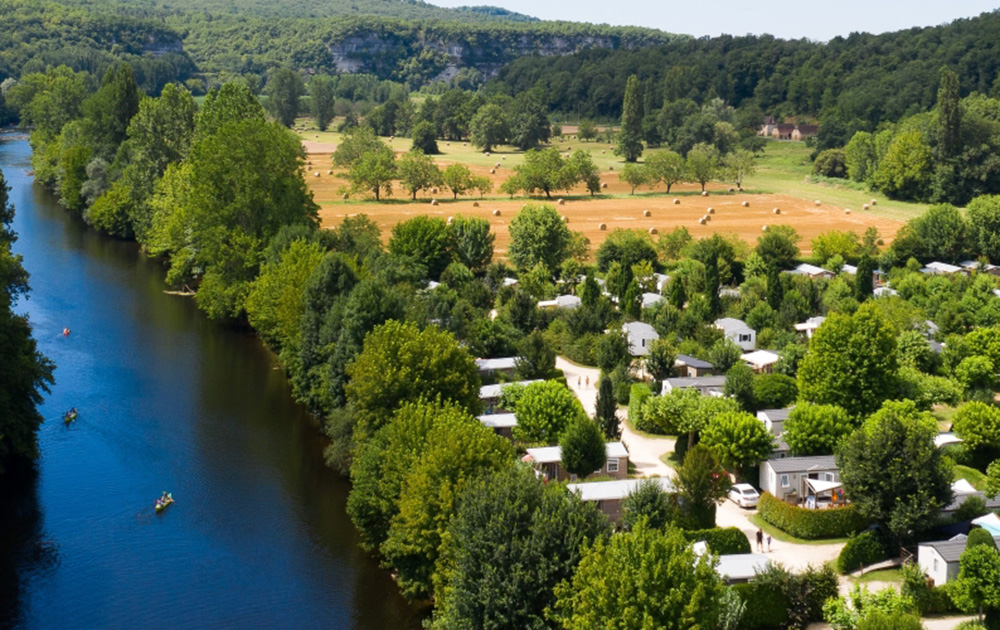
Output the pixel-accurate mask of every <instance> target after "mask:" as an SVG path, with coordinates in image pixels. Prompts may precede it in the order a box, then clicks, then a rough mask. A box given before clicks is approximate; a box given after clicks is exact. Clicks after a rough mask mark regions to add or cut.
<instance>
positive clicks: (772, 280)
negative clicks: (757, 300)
mask: <svg viewBox="0 0 1000 630" xmlns="http://www.w3.org/2000/svg"><path fill="white" fill-rule="evenodd" d="M784 299H785V291H784V287H782V286H781V272H779V271H778V265H777V264H775V263H773V262H772V263H771V264H769V265H768V266H767V304H768V306H770V307H771V308H773V309H774V310H776V311H777V310H779V309H781V302H782V300H784Z"/></svg>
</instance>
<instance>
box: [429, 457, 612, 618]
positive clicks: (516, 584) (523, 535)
mask: <svg viewBox="0 0 1000 630" xmlns="http://www.w3.org/2000/svg"><path fill="white" fill-rule="evenodd" d="M607 531H608V523H607V521H606V520H605V518H604V517H603V515H602V514H601V513H600V512H598V511H597V510H594V509H593V508H592V506H590V505H589V504H585V503H583V502H582V501H580V499H579V498H578V497H576V496H575V495H573V494H569V493H566V492H565V491H564V490H563V489H562V488H561V487H559V486H558V485H553V484H544V483H542V482H541V480H539V479H538V478H536V477H535V476H534V475H533V474H532V473H531V472H530V471H529V470H527V469H526V468H518V467H510V468H506V469H504V470H502V471H499V472H497V473H494V474H491V475H488V476H484V477H480V478H478V479H475V480H472V481H470V483H469V484H468V485H467V486H466V488H465V490H464V491H463V492H462V495H461V497H460V498H459V502H458V510H457V511H456V513H455V515H454V517H453V518H452V520H451V523H450V524H449V526H448V535H447V536H446V537H445V539H444V546H443V548H442V552H441V560H440V562H439V564H438V566H439V569H438V573H437V576H436V578H435V589H434V590H435V592H436V593H437V595H438V597H437V601H436V606H435V609H434V617H433V620H432V622H431V628H435V629H437V630H465V629H467V628H501V627H517V628H542V627H547V625H548V621H547V616H546V614H547V611H548V609H549V608H551V607H552V605H553V604H554V603H555V594H554V590H555V587H556V585H557V584H559V583H560V582H563V581H564V580H569V579H570V578H572V576H573V571H574V569H575V568H576V565H577V564H578V563H579V561H580V556H581V553H582V547H583V545H584V543H585V542H587V541H592V540H595V539H598V538H602V537H603V536H604V535H605V534H606V533H607Z"/></svg>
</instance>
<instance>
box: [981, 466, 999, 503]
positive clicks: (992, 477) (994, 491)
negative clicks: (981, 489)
mask: <svg viewBox="0 0 1000 630" xmlns="http://www.w3.org/2000/svg"><path fill="white" fill-rule="evenodd" d="M985 491H986V496H988V497H989V498H991V499H992V498H994V497H996V496H997V495H998V494H1000V460H996V461H994V462H992V463H991V464H990V465H989V466H987V467H986V488H985Z"/></svg>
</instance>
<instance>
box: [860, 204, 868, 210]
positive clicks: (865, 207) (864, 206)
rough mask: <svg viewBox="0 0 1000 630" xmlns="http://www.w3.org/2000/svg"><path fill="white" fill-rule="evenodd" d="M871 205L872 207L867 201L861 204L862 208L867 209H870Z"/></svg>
mask: <svg viewBox="0 0 1000 630" xmlns="http://www.w3.org/2000/svg"><path fill="white" fill-rule="evenodd" d="M869 207H870V206H869V205H868V204H867V203H863V204H861V209H862V210H867V209H868V208H869Z"/></svg>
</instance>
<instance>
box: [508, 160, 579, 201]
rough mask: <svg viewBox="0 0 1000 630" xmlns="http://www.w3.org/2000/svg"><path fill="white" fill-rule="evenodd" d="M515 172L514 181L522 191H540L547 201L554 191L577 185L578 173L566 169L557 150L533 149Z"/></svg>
mask: <svg viewBox="0 0 1000 630" xmlns="http://www.w3.org/2000/svg"><path fill="white" fill-rule="evenodd" d="M514 172H515V175H514V177H513V178H512V179H513V180H516V181H517V186H518V187H519V189H520V190H526V191H527V192H529V193H534V192H535V191H536V190H540V191H542V192H543V193H545V198H546V199H551V198H552V192H553V191H556V190H569V189H570V188H571V187H572V186H573V184H575V183H576V173H575V172H574V170H573V169H571V168H566V162H565V161H564V160H563V157H562V156H561V155H560V154H559V150H558V149H555V148H550V149H542V150H537V149H531V150H530V151H528V152H527V153H525V154H524V162H523V163H522V164H519V165H517V166H516V167H514ZM508 181H510V180H508Z"/></svg>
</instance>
